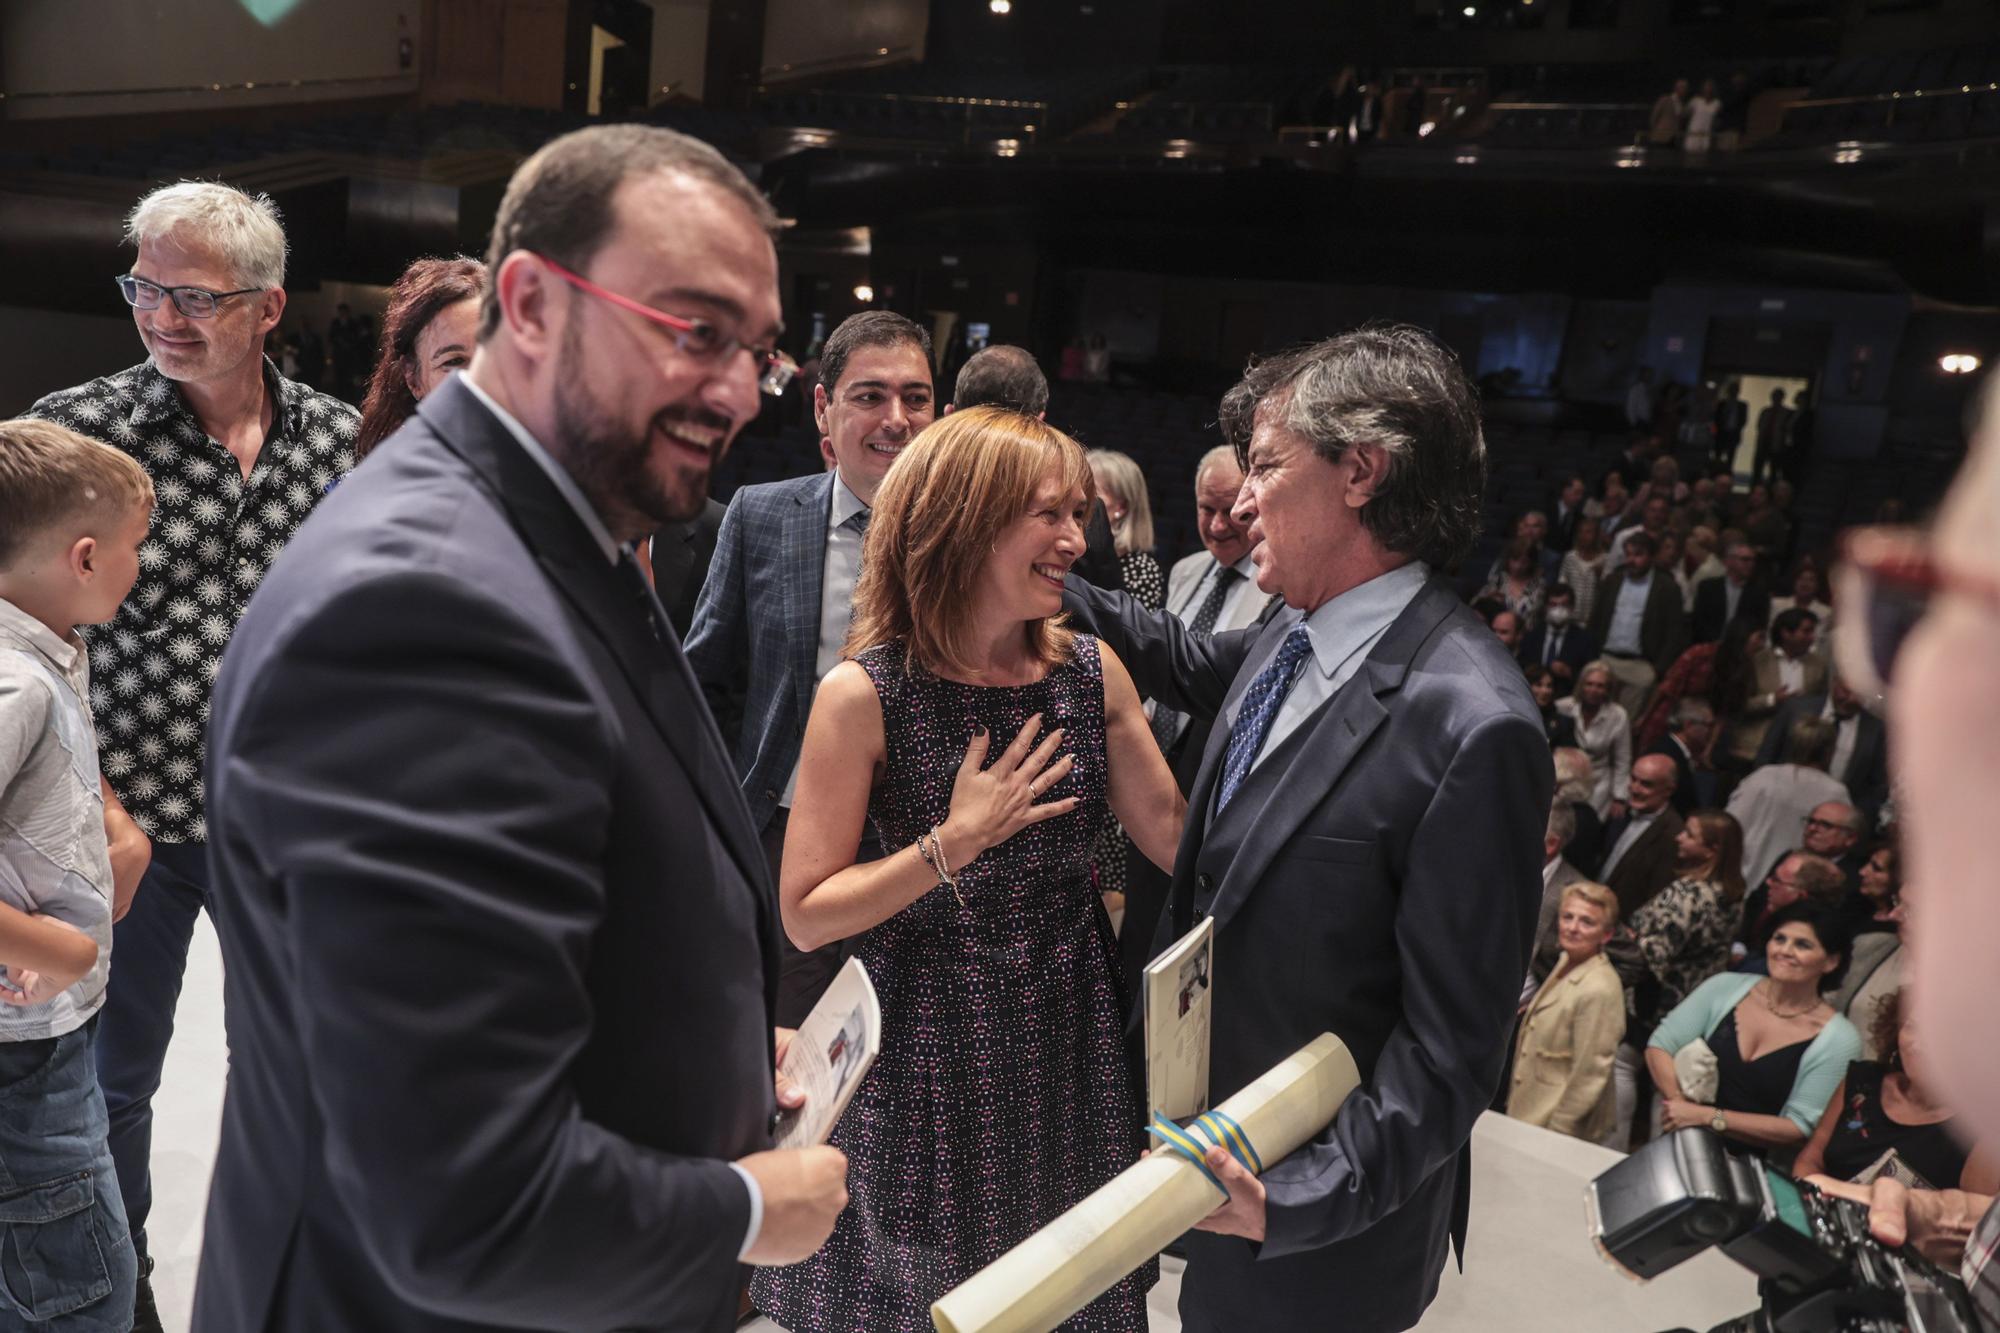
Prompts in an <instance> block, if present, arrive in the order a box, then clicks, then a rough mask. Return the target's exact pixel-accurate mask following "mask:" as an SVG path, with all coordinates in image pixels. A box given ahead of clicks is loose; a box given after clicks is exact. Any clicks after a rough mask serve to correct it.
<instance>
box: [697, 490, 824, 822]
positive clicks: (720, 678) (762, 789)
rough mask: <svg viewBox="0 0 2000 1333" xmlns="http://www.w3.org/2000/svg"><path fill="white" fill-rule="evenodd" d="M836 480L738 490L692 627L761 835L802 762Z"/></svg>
mask: <svg viewBox="0 0 2000 1333" xmlns="http://www.w3.org/2000/svg"><path fill="white" fill-rule="evenodd" d="M833 486H834V474H833V473H831V472H822V473H819V474H818V475H817V476H811V477H796V478H793V479H792V480H790V481H774V482H770V483H768V484H765V485H762V486H745V487H744V488H743V489H742V490H740V491H738V492H736V496H735V498H734V499H733V500H731V501H730V502H729V509H728V512H726V513H725V514H723V516H722V530H721V531H720V532H718V533H717V534H716V538H715V555H714V556H713V558H712V559H711V560H710V562H709V566H708V580H707V581H706V582H705V583H703V584H702V588H701V596H700V597H699V598H698V599H697V600H696V601H695V607H694V626H693V628H692V629H690V630H689V631H688V640H687V657H688V665H689V666H691V667H693V668H694V674H695V678H696V679H697V680H699V681H700V682H701V688H702V692H703V694H705V695H706V696H707V697H708V700H709V707H710V708H711V709H712V710H713V711H714V712H715V714H716V716H717V717H720V718H723V719H725V723H724V730H725V731H730V730H734V732H735V734H734V735H733V736H732V737H730V739H731V741H732V743H733V745H734V749H735V758H736V772H737V774H738V776H739V778H740V779H741V781H742V784H743V799H744V800H745V801H746V802H748V804H749V806H750V816H751V819H752V820H753V822H754V823H755V824H756V826H757V828H758V830H759V831H760V832H761V831H762V830H763V829H765V828H766V827H768V826H769V824H770V822H771V816H772V815H773V814H774V813H775V812H776V811H777V808H778V800H779V798H780V797H781V796H782V795H783V794H784V790H785V784H786V783H787V782H788V781H789V780H790V779H791V775H792V769H793V768H794V767H795V766H797V764H798V762H799V747H800V746H801V744H803V742H804V741H805V735H806V718H807V716H808V715H809V714H810V713H811V712H812V699H813V690H814V689H815V687H816V686H817V685H818V683H819V682H818V678H817V676H818V672H817V668H818V664H819V613H820V606H819V599H820V584H821V581H822V579H823V578H824V576H825V572H826V523H827V515H828V514H829V513H830V512H832V505H833ZM732 718H734V719H736V720H737V721H736V726H735V727H734V728H731V727H730V726H729V725H728V721H729V720H730V719H732Z"/></svg>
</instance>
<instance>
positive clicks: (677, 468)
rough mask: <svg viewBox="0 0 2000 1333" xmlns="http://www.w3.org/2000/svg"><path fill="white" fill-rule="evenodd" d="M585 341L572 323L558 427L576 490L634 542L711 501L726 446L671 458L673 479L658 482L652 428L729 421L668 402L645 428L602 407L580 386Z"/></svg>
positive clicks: (560, 373)
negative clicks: (692, 459)
mask: <svg viewBox="0 0 2000 1333" xmlns="http://www.w3.org/2000/svg"><path fill="white" fill-rule="evenodd" d="M584 380H585V373H584V365H583V348H582V340H581V338H580V336H579V330H578V328H577V325H576V324H575V323H574V322H572V323H571V324H570V326H569V329H568V330H567V331H566V332H565V334H564V335H563V346H562V353H561V355H560V356H559V357H558V358H557V366H556V395H555V412H556V433H557V435H558V437H559V438H560V441H561V443H560V445H559V446H558V447H559V448H561V449H562V451H563V453H564V459H563V462H564V464H565V465H566V466H567V467H568V469H569V473H570V476H571V477H573V478H575V480H576V484H577V488H578V489H579V490H581V491H582V492H583V494H584V497H585V498H586V499H588V500H589V501H590V503H591V504H592V505H593V506H594V507H595V508H596V510H597V512H598V514H599V516H600V517H602V518H603V520H604V526H605V527H607V528H609V529H610V530H611V532H612V535H614V536H616V537H618V538H619V539H620V540H622V541H637V540H639V539H640V538H642V537H645V536H649V535H651V534H652V533H655V532H658V531H659V530H660V529H661V528H663V527H665V526H666V525H667V524H669V523H685V522H687V521H688V520H689V519H691V518H694V517H695V516H696V515H697V514H699V513H701V510H702V506H703V505H704V504H706V503H707V501H708V481H709V474H710V472H711V470H712V469H713V466H714V464H715V463H716V462H718V461H720V459H721V457H722V454H723V452H724V450H725V449H726V447H727V445H726V443H725V445H724V446H722V447H718V448H717V450H716V452H715V453H714V455H712V456H711V458H710V460H709V463H708V465H707V466H697V465H694V464H687V463H681V462H678V461H676V462H674V463H673V464H672V467H673V473H674V475H673V478H672V480H671V481H670V482H662V481H661V479H660V478H659V476H658V475H657V474H656V473H655V472H654V470H653V467H652V453H653V449H652V432H653V431H654V430H657V429H660V428H661V427H663V426H664V425H666V424H667V423H669V422H673V421H682V420H686V421H690V422H695V423H698V424H700V425H703V426H706V427H711V428H714V429H719V430H721V431H723V432H724V433H725V436H726V434H727V432H728V430H729V428H730V426H731V425H732V424H733V423H731V422H729V421H728V420H727V419H725V418H722V417H719V416H717V415H716V414H715V413H713V412H705V411H702V410H701V409H699V408H669V409H667V410H666V411H663V412H661V413H659V414H658V415H657V416H655V417H654V418H653V419H652V421H651V422H649V423H648V426H647V430H646V432H645V433H644V434H640V435H636V436H635V435H634V434H633V433H632V431H631V429H630V428H629V427H627V426H626V425H625V424H624V423H622V422H620V421H617V420H616V419H614V418H613V417H611V416H610V415H609V414H608V413H606V412H605V411H604V410H603V409H602V408H601V407H600V406H599V404H598V402H597V401H596V399H594V398H593V397H591V395H590V392H589V390H588V389H586V388H585V387H584Z"/></svg>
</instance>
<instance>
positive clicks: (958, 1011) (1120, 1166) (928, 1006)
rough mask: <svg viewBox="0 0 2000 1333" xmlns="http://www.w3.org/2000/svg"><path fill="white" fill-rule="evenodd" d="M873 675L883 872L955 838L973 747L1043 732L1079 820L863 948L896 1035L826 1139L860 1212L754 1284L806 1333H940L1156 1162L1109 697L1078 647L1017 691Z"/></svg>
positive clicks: (970, 878) (927, 902) (1132, 1321)
mask: <svg viewBox="0 0 2000 1333" xmlns="http://www.w3.org/2000/svg"><path fill="white" fill-rule="evenodd" d="M858 660H859V662H860V664H861V666H862V668H863V669H864V670H866V671H867V673H868V676H869V679H871V680H872V681H873V682H874V683H875V689H876V692H877V694H878V695H879V696H880V698H881V701H882V716H883V720H884V725H885V727H886V730H887V741H888V771H887V773H886V775H885V776H884V777H883V779H882V781H881V782H880V783H879V784H878V785H877V787H876V789H875V791H874V793H873V794H872V796H871V797H870V799H869V815H870V817H871V818H872V819H873V820H874V822H875V826H876V830H877V832H878V833H879V835H880V837H881V840H882V847H883V850H884V851H885V852H886V853H892V854H893V853H894V852H896V851H899V850H901V849H902V848H903V847H905V846H907V845H909V844H910V843H912V842H914V841H915V840H916V837H917V834H919V833H921V832H924V831H926V830H928V829H929V828H930V827H931V826H932V825H933V824H938V823H942V822H943V821H944V818H945V815H946V813H947V811H948V810H949V809H950V806H951V788H952V781H953V779H954V778H955V776H956V775H957V772H958V766H959V763H960V762H961V760H962V759H963V757H964V754H965V747H966V745H967V744H968V742H969V741H970V740H971V738H972V734H973V729H974V727H975V726H984V727H985V728H986V729H987V730H988V732H989V733H990V734H991V735H992V737H993V744H994V747H995V748H996V749H998V748H999V747H1000V746H1002V745H1004V744H1006V743H1007V742H1008V741H1010V740H1012V738H1013V737H1014V735H1015V734H1016V733H1017V732H1019V731H1020V729H1021V728H1022V727H1023V726H1024V725H1025V724H1026V723H1027V720H1028V719H1029V718H1030V717H1032V716H1033V715H1034V714H1036V713H1041V714H1042V715H1043V726H1044V727H1045V728H1055V727H1061V728H1063V729H1064V730H1065V732H1066V733H1067V734H1066V735H1065V737H1064V739H1063V747H1062V748H1063V749H1064V750H1065V751H1067V752H1070V753H1073V754H1074V755H1075V756H1076V762H1075V766H1074V767H1073V768H1072V769H1071V770H1070V773H1069V776H1068V777H1066V778H1065V779H1064V780H1063V781H1062V782H1061V783H1059V784H1057V785H1056V786H1055V787H1054V788H1052V789H1051V790H1050V792H1049V793H1048V794H1047V795H1046V796H1045V797H1044V799H1061V798H1063V797H1065V796H1077V797H1080V798H1081V801H1080V803H1079V805H1078V806H1077V808H1076V810H1074V811H1073V812H1071V813H1070V814H1067V815H1063V816H1060V817H1058V818H1055V819H1050V820H1046V821H1044V822H1043V823H1040V824H1037V825H1034V826H1033V827H1031V828H1028V829H1024V830H1023V831H1021V832H1020V833H1018V834H1016V835H1015V836H1014V837H1012V838H1010V839H1009V840H1008V841H1006V842H1004V843H1002V844H1001V845H1000V846H998V847H994V848H991V849H989V850H988V851H987V852H986V853H985V854H984V855H983V856H980V857H979V858H978V859H977V860H975V861H974V862H973V863H972V864H971V865H969V866H966V867H964V869H963V872H962V874H961V875H960V877H959V887H960V891H961V892H962V893H963V895H964V897H965V902H964V904H963V905H961V904H960V903H959V901H958V899H957V898H956V897H955V896H954V895H953V894H952V892H951V890H950V889H948V888H945V887H944V886H942V885H940V886H938V887H936V888H933V889H932V890H931V891H930V892H929V893H927V894H925V895H924V896H923V897H921V898H919V899H918V900H917V901H916V902H915V903H912V904H911V905H910V906H909V907H907V908H905V909H904V910H903V911H902V912H899V913H898V914H897V915H896V916H894V917H893V918H891V919H890V920H888V921H885V922H883V923H882V924H881V925H879V926H876V927H875V928H874V929H872V930H870V931H868V932H866V933H865V934H863V935H862V936H860V937H859V938H858V939H857V940H856V941H855V948H854V952H855V954H856V955H857V956H858V957H860V958H861V960H862V961H863V962H864V963H865V964H866V965H867V967H868V971H869V974H870V975H871V976H872V977H873V978H874V980H875V986H876V989H877V991H878V992H879V993H880V996H881V1001H882V1023H883V1034H882V1056H881V1059H880V1060H878V1061H877V1062H876V1064H875V1067H874V1069H873V1070H872V1071H871V1072H870V1073H869V1076H868V1078H867V1079H866V1080H865V1081H864V1082H863V1083H862V1085H861V1089H860V1091H859V1092H858V1093H857V1094H856V1096H855V1099H854V1101H853V1102H852V1103H851V1104H850V1105H849V1107H848V1110H847V1114H846V1115H845V1116H843V1117H842V1118H841V1122H840V1124H839V1126H838V1127H837V1128H836V1129H835V1131H834V1135H833V1143H834V1146H835V1147H838V1148H840V1149H841V1150H842V1151H844V1152H845V1153H846V1154H847V1156H848V1180H847V1185H848V1192H849V1195H850V1199H851V1202H850V1203H849V1204H848V1207H847V1211H846V1212H845V1213H844V1214H842V1215H841V1219H840V1222H839V1224H838V1225H837V1226H836V1227H835V1228H834V1233H833V1237H832V1239H831V1240H829V1241H828V1242H827V1244H826V1246H825V1247H824V1248H823V1249H821V1251H820V1252H819V1253H818V1254H817V1255H815V1256H814V1257H813V1258H811V1259H809V1260H807V1261H806V1262H805V1263H802V1264H798V1265H795V1266H793V1267H791V1268H782V1269H766V1270H762V1271H760V1272H759V1273H758V1274H757V1276H756V1278H755V1279H754V1280H753V1282H752V1283H751V1294H752V1296H753V1298H754V1299H755V1301H756V1304H757V1308H758V1309H760V1310H762V1311H763V1312H764V1313H766V1314H768V1315H769V1316H770V1317H771V1318H772V1319H773V1320H775V1321H776V1322H777V1323H778V1324H780V1325H781V1326H783V1327H784V1328H786V1329H789V1330H791V1331H792V1333H929V1330H930V1329H931V1320H930V1304H931V1302H932V1301H934V1300H936V1299H937V1298H938V1297H940V1296H942V1295H943V1294H944V1293H945V1292H947V1291H949V1290H950V1289H951V1288H952V1287H954V1286H956V1285H957V1284H958V1283H960V1282H962V1281H964V1280H965V1279H966V1278H968V1277H970V1276H971V1275H972V1274H973V1273H976V1272H977V1271H979V1270H980V1269H981V1268H983V1267H985V1266H986V1265H987V1264H988V1263H991V1262H992V1261H993V1260H994V1259H997V1258H998V1257H999V1256H1000V1255H1002V1254H1004V1253H1006V1252H1007V1251H1008V1250H1009V1249H1011V1248H1013V1247H1014V1246H1015V1245H1016V1244H1018V1243H1019V1242H1020V1241H1022V1240H1024V1239H1025V1238H1026V1237H1027V1236H1028V1235H1029V1234H1031V1233H1032V1232H1034V1231H1036V1230H1037V1229H1039V1228H1040V1227H1041V1226H1043V1225H1044V1224H1046V1223H1047V1222H1049V1221H1051V1220H1052V1219H1054V1218H1055V1217H1056V1216H1058V1215H1059V1214H1061V1213H1062V1212H1064V1211H1065V1210H1067V1209H1068V1208H1069V1207H1071V1206H1072V1205H1073V1204H1075V1203H1077V1202H1078V1201H1079V1200H1081V1199H1083V1198H1084V1197H1085V1196H1086V1195H1088V1194H1090V1193H1091V1192H1093V1191H1094V1190H1096V1189H1097V1188H1098V1187H1099V1186H1101V1185H1103V1184H1104V1183H1105V1182H1106V1181H1108V1180H1110V1179H1111V1178H1112V1177H1113V1176H1115V1175H1117V1174H1118V1173H1119V1172H1120V1171H1122V1170H1124V1169H1125V1168H1126V1167H1127V1166H1129V1165H1131V1163H1132V1162H1134V1161H1135V1160H1137V1158H1138V1156H1139V1153H1140V1152H1141V1150H1142V1142H1141V1131H1140V1109H1139V1106H1140V1102H1139V1097H1138V1095H1137V1091H1136V1088H1135V1086H1134V1083H1133V1080H1132V1077H1131V1074H1130V1071H1129V1070H1128V1067H1127V1064H1126V1060H1125V1048H1124V1042H1123V1038H1122V1032H1123V1028H1124V1012H1125V1008H1124V1000H1123V997H1122V996H1121V995H1120V993H1119V983H1118V981H1117V979H1116V977H1117V973H1116V966H1117V953H1116V949H1115V946H1114V944H1113V940H1112V937H1111V930H1110V924H1109V922H1108V921H1107V920H1106V918H1105V916H1104V912H1103V910H1102V908H1101V907H1100V906H1099V905H1098V901H1097V894H1096V891H1095V889H1094V888H1093V887H1092V885H1091V882H1090V871H1089V857H1090V848H1091V844H1092V842H1093V840H1094V839H1095V837H1096V835H1097V831H1098V829H1099V828H1100V827H1101V826H1102V825H1103V823H1104V821H1105V818H1106V811H1107V807H1106V804H1105V792H1106V763H1105V750H1104V679H1103V674H1102V668H1101V666H1100V663H1099V659H1098V651H1097V643H1096V641H1095V640H1094V639H1089V638H1085V637H1082V636H1079V637H1078V638H1077V640H1076V651H1075V654H1074V658H1073V660H1072V661H1070V662H1068V663H1065V664H1063V665H1061V666H1058V667H1057V668H1056V669H1055V670H1053V671H1051V672H1050V673H1049V675H1048V676H1047V677H1046V678H1045V679H1043V680H1042V681H1040V682H1038V683H1036V684H1033V685H1027V686H1022V687H1018V688H1002V687H984V686H974V685H963V684H959V683H957V682H954V681H948V680H942V679H939V678H936V677H932V676H927V675H924V674H921V673H918V674H915V675H906V674H905V673H904V669H903V653H902V648H901V645H890V646H887V647H881V648H876V649H872V650H870V651H869V652H867V653H864V654H863V655H862V656H861V657H860V658H859V659H858ZM947 850H949V849H947ZM953 868H954V869H955V870H956V869H958V867H957V866H954V867H953ZM1157 1276H1158V1273H1157V1270H1156V1267H1155V1266H1154V1265H1152V1264H1148V1265H1146V1267H1144V1268H1143V1269H1141V1270H1139V1271H1138V1272H1136V1273H1134V1274H1132V1275H1131V1276H1130V1277H1128V1278H1126V1279H1125V1280H1124V1281H1122V1282H1120V1283H1119V1284H1118V1285H1117V1286H1116V1287H1114V1288H1113V1289H1112V1290H1111V1291H1109V1292H1107V1293H1106V1294H1105V1295H1104V1296H1102V1297H1100V1298H1099V1299H1098V1300H1097V1301H1095V1302H1094V1303H1092V1304H1091V1305H1090V1306H1089V1307H1088V1308H1086V1309H1085V1310H1083V1311H1082V1312H1081V1313H1079V1314H1077V1315H1076V1316H1075V1317H1073V1318H1072V1319H1070V1320H1069V1321H1068V1322H1067V1323H1065V1324H1064V1325H1063V1326H1062V1327H1063V1328H1064V1329H1067V1330H1075V1331H1076V1333H1143V1330H1144V1329H1145V1328H1146V1298H1145V1293H1146V1289H1147V1288H1148V1287H1150V1286H1151V1285H1152V1284H1153V1282H1154V1281H1155V1279H1156V1278H1157Z"/></svg>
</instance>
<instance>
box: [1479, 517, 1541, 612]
mask: <svg viewBox="0 0 2000 1333" xmlns="http://www.w3.org/2000/svg"><path fill="white" fill-rule="evenodd" d="M1535 517H1536V518H1540V517H1541V515H1539V514H1537V515H1535ZM1480 594H1481V596H1488V597H1497V598H1498V599H1499V600H1500V603H1501V604H1502V605H1503V606H1505V607H1506V608H1507V609H1508V610H1509V611H1512V612H1513V613H1514V614H1515V616H1516V617H1518V618H1519V627H1520V628H1522V629H1525V630H1527V631H1529V632H1532V631H1534V630H1535V629H1537V628H1539V627H1540V625H1541V623H1542V608H1543V605H1544V604H1545V603H1546V601H1547V600H1548V584H1547V582H1546V581H1545V580H1544V576H1543V571H1542V548H1541V547H1540V546H1538V545H1536V543H1535V541H1534V539H1533V538H1532V537H1529V536H1526V535H1522V536H1517V537H1515V538H1513V539H1512V540H1511V541H1509V542H1508V543H1507V545H1506V546H1505V547H1504V548H1503V549H1502V550H1501V552H1500V558H1499V559H1498V560H1496V561H1495V562H1494V565H1493V573H1492V574H1491V576H1489V577H1488V578H1487V580H1486V585H1485V586H1484V587H1483V588H1481V589H1480Z"/></svg>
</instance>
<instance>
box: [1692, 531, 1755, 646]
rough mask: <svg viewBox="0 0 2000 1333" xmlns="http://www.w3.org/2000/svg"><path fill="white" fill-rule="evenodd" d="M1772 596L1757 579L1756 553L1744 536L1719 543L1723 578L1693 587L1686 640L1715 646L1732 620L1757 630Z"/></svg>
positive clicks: (1703, 582) (1705, 581) (1708, 580)
mask: <svg viewBox="0 0 2000 1333" xmlns="http://www.w3.org/2000/svg"><path fill="white" fill-rule="evenodd" d="M1770 607H1771V594H1770V591H1769V590H1768V589H1767V588H1766V587H1765V586H1764V585H1763V583H1762V582H1761V581H1760V580H1759V579H1758V577H1757V550H1756V548H1755V547H1753V546H1751V545H1750V543H1749V541H1748V540H1746V539H1745V538H1743V537H1740V536H1737V537H1730V538H1728V539H1726V540H1725V541H1724V542H1723V543H1722V576H1721V577H1720V578H1711V579H1706V580H1704V581H1702V582H1700V583H1698V584H1696V585H1695V590H1694V611H1693V617H1692V619H1691V620H1690V621H1689V622H1688V631H1689V637H1690V638H1692V639H1693V641H1694V642H1695V643H1698V644H1701V643H1714V642H1715V641H1716V640H1717V639H1719V638H1721V637H1722V632H1723V630H1725V629H1727V628H1728V627H1729V624H1730V622H1731V621H1734V620H1737V619H1739V618H1740V619H1744V620H1749V621H1752V622H1754V623H1755V624H1756V625H1758V626H1759V627H1762V626H1764V625H1765V623H1766V622H1767V621H1768V620H1769V618H1770Z"/></svg>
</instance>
